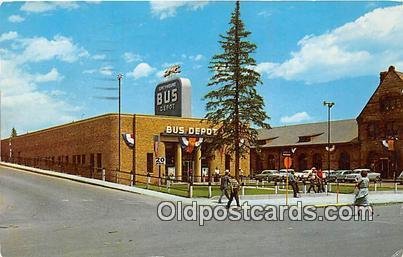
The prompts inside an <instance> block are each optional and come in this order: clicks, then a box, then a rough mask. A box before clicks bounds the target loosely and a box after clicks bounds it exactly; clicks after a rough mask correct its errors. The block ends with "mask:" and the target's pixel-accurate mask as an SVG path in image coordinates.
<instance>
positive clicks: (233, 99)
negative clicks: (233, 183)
mask: <svg viewBox="0 0 403 257" xmlns="http://www.w3.org/2000/svg"><path fill="white" fill-rule="evenodd" d="M229 24H230V29H229V30H228V31H227V33H226V35H220V37H221V40H220V41H219V43H220V45H221V48H222V50H223V52H222V53H220V54H217V55H215V56H213V58H212V60H211V62H210V66H209V68H210V70H211V71H212V72H213V76H212V77H211V79H210V81H209V83H208V86H209V87H213V89H212V90H211V91H210V92H209V93H207V94H206V95H205V97H204V99H205V100H206V101H207V104H206V111H207V114H206V118H207V120H208V121H210V122H211V123H212V124H213V125H214V126H218V127H219V129H218V132H217V135H216V136H215V137H214V138H213V139H212V140H211V142H209V143H210V144H209V149H208V151H210V152H211V151H214V150H217V149H220V148H222V147H223V146H224V145H225V146H227V147H226V149H225V151H226V152H227V153H229V154H233V153H234V154H235V176H236V178H239V167H240V166H239V162H240V158H241V157H242V156H243V155H244V154H245V153H247V152H248V151H249V148H250V146H253V145H257V144H256V141H257V131H256V130H255V129H254V126H258V127H263V128H268V127H269V125H268V124H267V123H266V120H267V119H269V117H268V116H267V114H266V112H265V111H264V101H263V98H262V97H261V96H260V95H259V94H258V93H257V91H256V86H257V84H262V82H261V80H260V74H259V73H258V72H256V71H255V70H254V69H253V68H254V67H255V66H256V61H255V60H254V59H253V58H252V57H251V56H250V54H251V53H254V51H255V49H256V45H255V44H254V43H251V42H249V41H247V37H248V36H249V35H250V32H248V31H246V30H245V26H244V23H243V21H242V20H241V17H240V4H239V1H237V2H236V6H235V10H234V11H233V13H232V15H231V21H230V23H229Z"/></svg>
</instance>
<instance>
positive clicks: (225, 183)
mask: <svg viewBox="0 0 403 257" xmlns="http://www.w3.org/2000/svg"><path fill="white" fill-rule="evenodd" d="M228 186H229V170H225V174H224V176H223V177H222V178H221V184H220V190H221V196H220V199H218V203H222V197H223V196H224V195H225V196H226V197H227V199H228V200H229V198H230V197H229V194H228Z"/></svg>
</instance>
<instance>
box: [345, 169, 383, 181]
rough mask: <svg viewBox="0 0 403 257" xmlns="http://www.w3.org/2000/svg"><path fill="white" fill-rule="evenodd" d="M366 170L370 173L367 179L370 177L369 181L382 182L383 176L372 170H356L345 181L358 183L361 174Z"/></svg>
mask: <svg viewBox="0 0 403 257" xmlns="http://www.w3.org/2000/svg"><path fill="white" fill-rule="evenodd" d="M364 170H365V171H367V172H368V176H367V177H368V179H369V181H379V180H381V174H380V173H378V172H373V171H371V170H370V169H355V170H353V173H350V174H348V175H347V176H346V178H345V180H346V181H348V182H356V181H358V180H359V179H360V178H361V172H362V171H364Z"/></svg>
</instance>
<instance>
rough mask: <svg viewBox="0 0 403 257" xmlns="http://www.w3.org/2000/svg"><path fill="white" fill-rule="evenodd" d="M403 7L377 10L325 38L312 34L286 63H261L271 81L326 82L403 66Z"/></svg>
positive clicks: (328, 33) (260, 65) (262, 70)
mask: <svg viewBox="0 0 403 257" xmlns="http://www.w3.org/2000/svg"><path fill="white" fill-rule="evenodd" d="M402 42H403V6H396V7H387V8H378V9H375V10H373V11H371V12H369V13H367V14H365V15H363V16H361V17H359V18H358V19H356V20H355V21H353V22H349V23H346V24H344V25H343V26H341V27H338V28H336V29H333V30H331V31H329V32H327V33H324V34H322V35H318V36H315V35H308V36H305V37H304V38H302V39H301V40H300V41H299V42H298V46H299V50H298V51H296V52H292V53H291V58H290V59H289V60H286V61H285V62H283V63H271V62H264V63H260V64H259V65H258V66H257V68H258V69H260V72H265V73H267V75H268V76H269V78H284V79H286V80H301V81H305V82H306V83H308V84H309V83H322V82H328V81H332V80H337V79H341V78H347V77H356V76H365V75H373V74H377V73H378V72H379V71H381V70H384V69H385V68H387V67H388V66H389V65H395V66H396V67H403V44H402Z"/></svg>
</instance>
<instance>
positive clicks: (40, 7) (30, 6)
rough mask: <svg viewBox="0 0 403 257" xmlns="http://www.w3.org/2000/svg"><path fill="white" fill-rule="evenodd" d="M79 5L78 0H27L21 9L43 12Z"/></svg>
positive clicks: (74, 7)
mask: <svg viewBox="0 0 403 257" xmlns="http://www.w3.org/2000/svg"><path fill="white" fill-rule="evenodd" d="M78 7H79V5H78V4H77V3H76V2H26V3H24V4H23V5H22V6H21V8H20V10H21V11H25V12H33V13H42V12H48V11H53V10H56V9H68V10H72V9H76V8H78Z"/></svg>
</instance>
